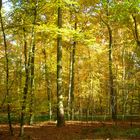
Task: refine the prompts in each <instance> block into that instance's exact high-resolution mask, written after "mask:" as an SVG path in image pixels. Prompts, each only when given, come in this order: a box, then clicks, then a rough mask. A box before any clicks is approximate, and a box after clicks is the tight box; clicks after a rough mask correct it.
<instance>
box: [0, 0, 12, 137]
mask: <svg viewBox="0 0 140 140" xmlns="http://www.w3.org/2000/svg"><path fill="white" fill-rule="evenodd" d="M0 24H1V29H2V34H3V42H4V48H5V60H6V62H5V64H6V66H5V69H6V77H5V78H6V98H7V114H8V123H9V130H10V134H11V135H13V128H12V122H11V107H10V97H9V57H8V46H7V41H6V34H5V29H4V23H3V17H2V0H0Z"/></svg>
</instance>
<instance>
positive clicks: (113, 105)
mask: <svg viewBox="0 0 140 140" xmlns="http://www.w3.org/2000/svg"><path fill="white" fill-rule="evenodd" d="M105 8H106V11H105V12H106V16H107V18H108V19H107V21H105V20H104V19H103V18H102V17H101V20H102V22H103V23H104V24H105V25H106V27H107V29H108V37H109V45H108V61H109V65H108V67H109V93H110V106H111V117H112V120H116V117H117V104H116V93H115V89H114V88H115V87H114V82H113V80H114V77H113V68H112V67H113V58H112V47H113V37H112V29H111V27H110V23H109V0H106V5H105Z"/></svg>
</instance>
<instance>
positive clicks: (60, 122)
mask: <svg viewBox="0 0 140 140" xmlns="http://www.w3.org/2000/svg"><path fill="white" fill-rule="evenodd" d="M60 2H61V0H59V1H58V9H57V10H58V23H57V26H58V29H59V30H60V29H61V28H62V9H61V3H60ZM62 92H63V91H62V35H61V33H60V31H59V33H58V35H57V126H58V127H60V126H64V125H65V118H64V107H63V93H62Z"/></svg>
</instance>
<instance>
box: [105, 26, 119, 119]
mask: <svg viewBox="0 0 140 140" xmlns="http://www.w3.org/2000/svg"><path fill="white" fill-rule="evenodd" d="M107 28H108V33H109V48H108V49H109V55H108V58H109V90H110V103H111V104H110V105H111V116H112V119H113V120H116V113H117V112H116V95H115V91H114V82H113V70H112V64H113V59H112V30H111V28H110V26H109V25H108V26H107Z"/></svg>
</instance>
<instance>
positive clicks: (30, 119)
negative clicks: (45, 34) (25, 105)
mask: <svg viewBox="0 0 140 140" xmlns="http://www.w3.org/2000/svg"><path fill="white" fill-rule="evenodd" d="M36 16H37V1H36V2H35V8H34V20H33V27H32V37H31V53H30V54H31V62H30V66H31V75H30V106H29V109H30V110H29V112H30V116H29V124H32V123H33V118H34V115H33V112H34V88H35V85H34V69H35V64H34V63H35V41H36V39H35V24H36Z"/></svg>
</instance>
